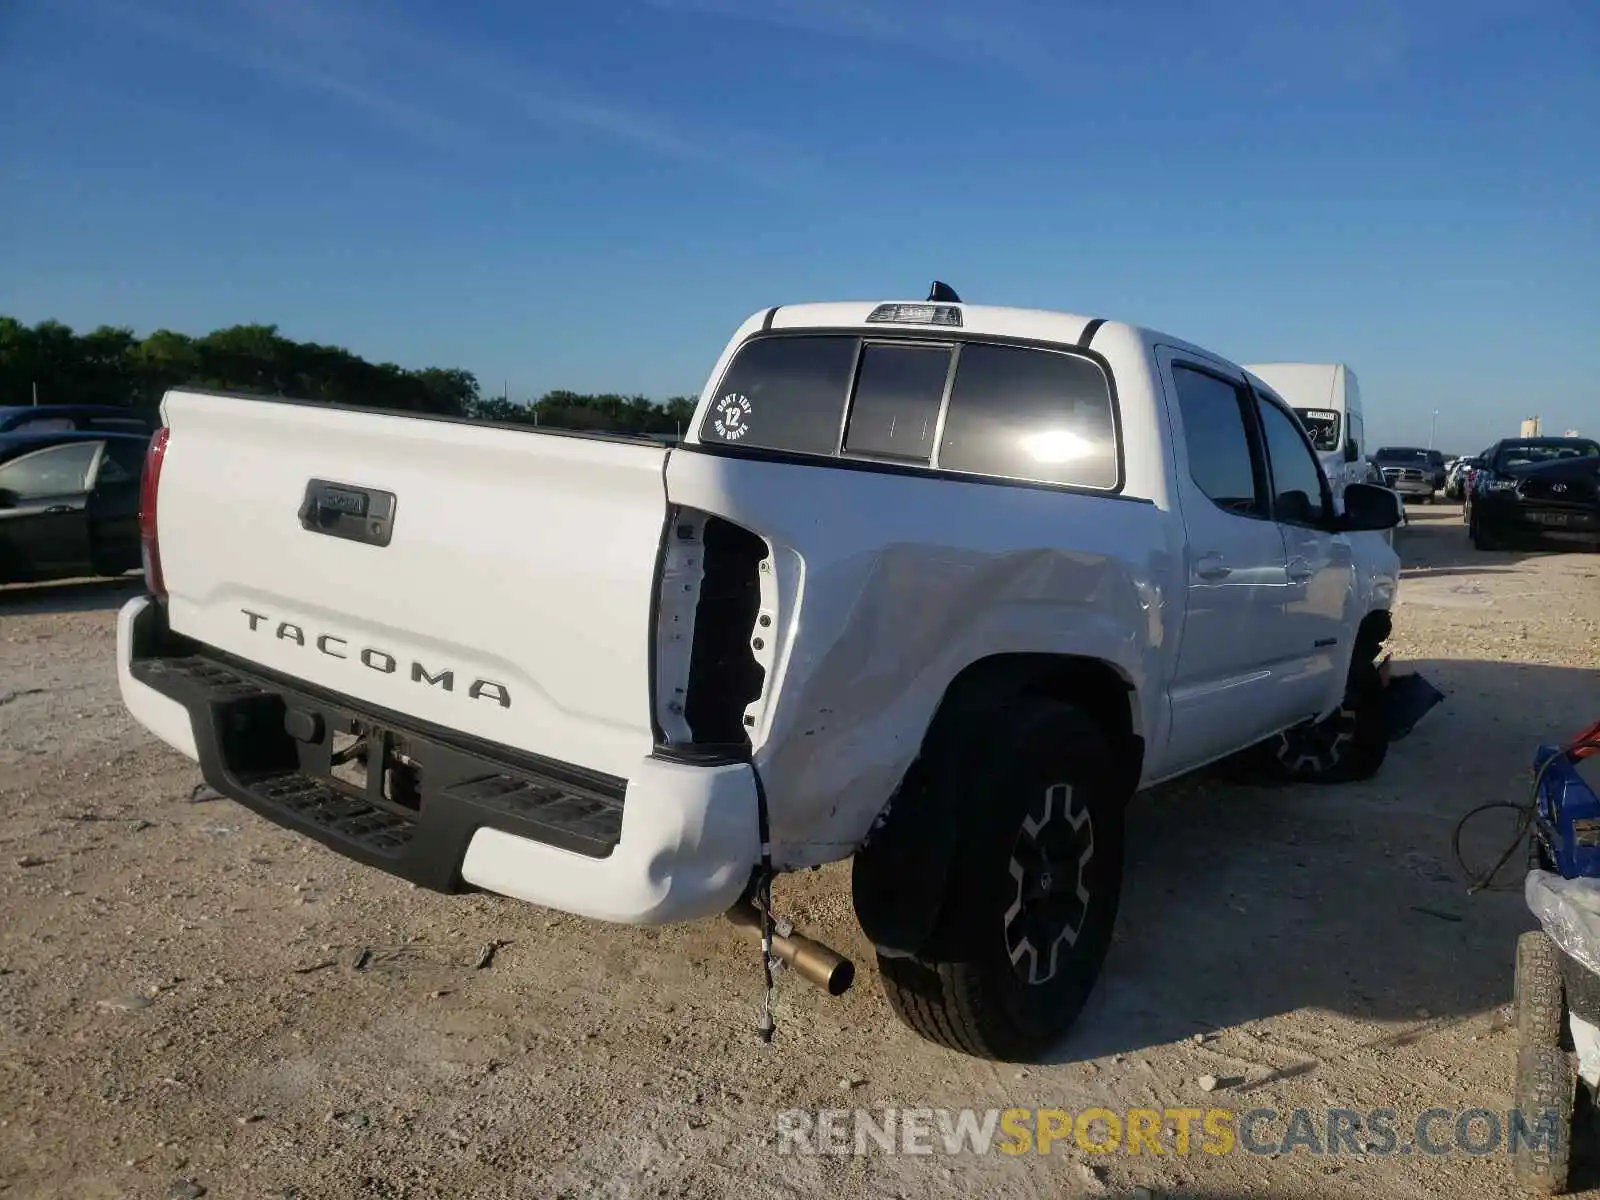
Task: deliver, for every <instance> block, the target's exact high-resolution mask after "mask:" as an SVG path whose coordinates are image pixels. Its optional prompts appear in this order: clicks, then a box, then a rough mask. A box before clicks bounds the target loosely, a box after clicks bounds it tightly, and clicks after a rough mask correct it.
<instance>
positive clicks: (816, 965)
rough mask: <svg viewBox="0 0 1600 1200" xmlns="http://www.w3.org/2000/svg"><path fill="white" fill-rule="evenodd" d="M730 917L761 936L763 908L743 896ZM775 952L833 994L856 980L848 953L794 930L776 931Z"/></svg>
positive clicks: (813, 982) (730, 911)
mask: <svg viewBox="0 0 1600 1200" xmlns="http://www.w3.org/2000/svg"><path fill="white" fill-rule="evenodd" d="M728 920H730V921H732V922H733V923H734V924H735V925H737V926H739V928H741V929H745V930H749V931H750V932H751V933H753V934H754V935H755V937H756V940H757V941H760V940H761V912H760V910H759V909H757V908H756V906H755V905H753V904H749V903H747V902H745V901H743V900H741V901H740V902H739V903H738V904H735V905H734V906H733V907H732V908H730V909H729V910H728ZM772 952H773V954H775V955H777V956H778V957H779V958H780V959H782V960H783V961H784V962H785V963H786V964H788V965H789V966H790V967H792V968H793V969H794V971H795V973H796V974H798V975H799V976H800V977H801V978H802V979H804V980H805V981H806V982H807V983H811V984H815V985H816V986H817V987H819V988H821V989H822V990H823V991H825V992H827V993H828V995H830V996H842V995H844V994H845V993H846V992H847V991H849V990H850V985H851V984H853V983H854V982H855V981H856V966H855V964H854V963H853V962H851V961H850V960H849V959H848V958H846V957H845V956H844V955H842V954H840V953H838V952H837V951H835V950H830V949H829V948H828V947H826V946H824V945H823V944H822V943H821V942H814V941H812V940H811V939H810V938H808V937H804V936H802V935H801V934H798V933H793V932H791V933H790V934H789V935H788V936H787V937H784V936H780V935H779V933H778V931H777V930H776V929H774V930H773V931H772Z"/></svg>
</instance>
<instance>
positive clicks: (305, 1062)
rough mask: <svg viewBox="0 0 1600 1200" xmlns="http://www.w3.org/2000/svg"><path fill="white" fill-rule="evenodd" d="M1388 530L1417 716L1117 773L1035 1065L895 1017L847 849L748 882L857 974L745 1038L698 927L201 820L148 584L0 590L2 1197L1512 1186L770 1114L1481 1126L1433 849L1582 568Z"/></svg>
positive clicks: (1543, 556) (1510, 751)
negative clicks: (834, 1147)
mask: <svg viewBox="0 0 1600 1200" xmlns="http://www.w3.org/2000/svg"><path fill="white" fill-rule="evenodd" d="M1399 545H1400V547H1401V549H1402V552H1403V555H1404V558H1405V563H1406V572H1405V582H1404V584H1403V585H1402V599H1401V604H1400V607H1399V609H1398V612H1397V628H1396V634H1395V637H1394V639H1393V642H1392V644H1391V648H1392V649H1393V650H1394V651H1395V654H1396V662H1397V667H1398V668H1399V669H1416V670H1420V671H1421V672H1422V673H1423V674H1424V675H1425V676H1426V677H1427V678H1428V679H1430V680H1431V681H1432V682H1434V683H1435V684H1436V685H1437V686H1438V687H1439V688H1440V689H1441V690H1443V691H1444V692H1445V693H1446V694H1447V697H1448V698H1447V700H1446V701H1445V703H1444V704H1442V705H1441V706H1440V707H1439V708H1437V709H1435V710H1434V712H1433V713H1432V714H1430V715H1429V717H1428V718H1427V720H1426V721H1425V722H1424V723H1423V725H1422V726H1421V727H1420V728H1419V729H1418V730H1417V732H1416V733H1414V734H1413V735H1412V736H1411V737H1410V738H1409V739H1408V740H1406V741H1404V742H1402V743H1400V744H1398V745H1396V746H1395V747H1394V749H1393V750H1392V752H1391V756H1390V759H1389V762H1388V763H1387V765H1386V766H1385V768H1384V770H1383V771H1382V772H1381V773H1380V775H1379V776H1378V778H1377V779H1376V780H1374V781H1372V782H1371V783H1369V784H1364V785H1357V786H1349V787H1336V788H1277V789H1265V788H1248V787H1241V786H1237V785H1231V784H1227V783H1225V782H1222V781H1221V780H1219V779H1215V778H1209V777H1207V778H1197V779H1191V780H1189V781H1185V782H1184V783H1183V784H1181V785H1178V786H1173V787H1167V788H1163V789H1160V790H1159V791H1156V792H1153V793H1150V794H1147V795H1145V796H1142V797H1140V798H1139V799H1138V800H1137V801H1136V803H1135V807H1134V811H1133V815H1132V825H1131V830H1130V843H1129V845H1130V850H1129V861H1128V890H1127V894H1126V897H1125V900H1124V904H1123V909H1122V915H1121V920H1120V925H1119V933H1118V939H1117V942H1116V944H1115V946H1114V948H1113V950H1112V953H1111V956H1110V960H1109V962H1108V966H1107V971H1106V974H1105V975H1104V977H1103V978H1102V980H1101V983H1100V985H1099V987H1098V989H1097V991H1096V993H1095V996H1094V998H1093V1000H1092V1001H1091V1004H1090V1007H1089V1009H1088V1011H1087V1012H1086V1013H1085V1014H1084V1017H1083V1019H1082V1021H1081V1023H1080V1024H1079V1025H1078V1026H1077V1028H1076V1030H1075V1032H1074V1033H1073V1035H1072V1037H1071V1038H1070V1039H1069V1040H1068V1042H1067V1043H1066V1044H1065V1045H1064V1046H1063V1047H1062V1049H1061V1051H1060V1054H1059V1061H1057V1062H1055V1063H1053V1064H1051V1065H1046V1066H1031V1067H1028V1068H1027V1069H1019V1068H1017V1067H1014V1066H998V1065H994V1064H988V1063H982V1062H977V1061H973V1060H970V1059H966V1058H963V1057H960V1056H958V1055H956V1054H952V1053H948V1052H945V1051H942V1050H939V1049H936V1048H934V1047H932V1046H930V1045H928V1044H926V1043H923V1042H921V1041H920V1040H918V1039H917V1038H915V1037H914V1036H913V1035H911V1034H910V1033H909V1032H908V1031H906V1030H904V1029H903V1028H902V1027H901V1026H900V1025H898V1024H897V1023H896V1022H895V1020H894V1019H893V1017H892V1016H891V1014H890V1012H889V1010H888V1007H887V1005H886V1004H885V1002H884V1001H883V999H882V997H881V993H880V992H879V991H878V987H877V977H876V973H875V970H874V969H873V966H872V959H871V956H870V953H869V952H868V948H867V947H866V946H865V945H864V944H863V942H862V939H861V937H860V935H859V933H858V932H857V931H856V929H855V928H854V924H853V919H852V917H851V908H850V899H849V876H848V873H847V872H846V871H845V870H843V869H837V868H836V869H830V870H826V871H821V872H816V873H812V874H808V875H806V876H805V877H803V878H798V879H786V880H783V881H780V884H779V888H778V897H777V898H778V902H779V906H780V908H782V909H783V910H784V911H785V912H787V913H788V914H789V915H791V916H792V917H794V918H795V919H796V920H797V921H798V922H799V923H801V924H803V926H804V927H805V928H806V930H807V931H808V932H811V933H812V934H814V935H815V936H817V937H820V938H822V939H823V940H826V941H829V942H831V943H833V944H834V945H836V946H838V947H839V948H840V949H842V950H845V951H846V952H848V953H851V954H852V955H854V956H855V958H856V962H857V964H858V967H859V975H858V980H857V984H856V987H855V988H854V990H852V991H851V992H850V993H848V994H847V995H845V996H844V997H842V998H840V999H829V998H828V997H826V996H823V995H821V994H820V993H818V992H816V991H815V990H813V989H810V988H808V987H807V986H806V985H805V984H804V983H802V982H800V981H799V980H797V979H795V978H793V977H792V976H791V977H788V978H782V977H780V979H781V985H780V992H779V997H778V1006H777V1022H778V1034H777V1037H776V1039H775V1041H774V1042H773V1043H772V1044H771V1045H770V1046H769V1045H763V1044H762V1043H761V1042H760V1041H759V1039H758V1038H757V1036H756V1034H755V1032H754V1022H755V1018H756V1013H757V1005H758V1001H759V996H760V991H759V987H760V974H759V955H758V952H757V950H756V948H755V947H754V946H753V945H752V944H750V943H748V942H747V941H745V940H744V938H743V936H742V935H741V934H740V933H739V932H737V931H735V930H734V929H732V928H731V927H730V926H728V925H727V924H726V923H725V922H721V921H714V922H707V923H702V924H698V925H695V926H691V927H683V928H677V927H674V928H668V929H662V930H656V931H648V930H629V929H617V928H611V927H606V926H602V925H598V924H594V923H590V922H586V921H582V920H578V919H574V918H569V917H564V916H561V915H559V914H556V913H552V912H547V911H544V910H541V909H535V908H532V907H529V906H525V905H520V904H517V903H514V902H511V901H506V900H501V899H498V898H495V897H489V896H468V897H445V896H439V895H436V894H432V893H429V892H424V891H419V890H416V889H414V888H412V887H410V886H409V885H407V884H405V883H403V882H400V881H397V880H395V879H392V878H390V877H388V876H385V875H382V874H379V873H376V872H373V871H370V870H366V869H363V868H360V867H357V866H355V865H353V864H351V863H349V862H347V861H345V860H343V859H341V858H339V857H337V856H336V855H334V854H333V853H331V852H329V851H327V850H324V849H323V848H321V847H319V846H317V845H314V844H312V843H310V842H308V841H305V840H302V839H300V838H297V837H295V836H293V835H291V834H289V833H286V832H283V831H281V830H279V829H277V828H276V827H274V826H272V825H270V824H269V823H267V822H266V821H264V820H261V819H258V818H257V817H255V816H253V815H252V814H250V813H248V812H246V811H245V810H243V809H241V808H239V807H237V806H235V805H233V804H232V803H230V802H228V801H221V800H211V801H204V800H202V801H201V802H198V803H196V802H191V800H190V796H191V790H192V789H193V788H194V786H195V784H196V783H197V782H198V774H197V772H196V770H195V769H194V768H193V767H192V765H191V764H189V763H187V762H186V761H184V760H182V759H180V758H179V757H177V756H175V755H174V754H172V753H170V752H169V751H167V750H166V749H165V748H164V747H162V746H160V745H159V744H157V743H156V742H155V741H154V740H153V739H152V738H150V737H149V736H147V735H145V734H144V733H143V732H142V731H140V730H139V729H137V728H136V727H135V726H134V725H133V723H132V722H131V721H130V720H129V719H128V717H127V716H126V715H125V714H124V712H123V711H122V708H121V706H120V704H119V700H118V696H117V690H116V682H115V673H114V665H113V649H114V629H113V622H114V613H115V609H116V606H117V605H118V604H119V603H121V601H122V600H123V599H124V598H125V597H126V596H128V595H131V594H132V589H133V588H134V587H136V586H137V581H134V582H130V583H128V584H121V583H118V584H104V583H90V584H83V585H68V586H59V587H58V586H50V587H35V588H12V589H5V590H3V591H0V809H3V812H4V815H5V823H4V825H3V826H0V1191H4V1192H6V1193H7V1194H10V1195H16V1196H27V1197H41V1198H42V1197H72V1198H73V1200H89V1198H95V1197H112V1196H117V1197H147V1196H148V1197H166V1196H173V1197H181V1196H190V1197H192V1196H198V1195H201V1194H206V1195H210V1196H214V1197H235V1196H249V1197H265V1196H278V1197H291V1196H298V1197H341V1196H379V1197H423V1196H468V1195H473V1196H519V1197H548V1196H589V1195H600V1196H612V1197H635V1196H684V1197H701V1196H706V1197H711V1196H723V1195H729V1194H739V1195H741V1196H745V1197H765V1196H793V1195H803V1194H813V1193H822V1194H828V1195H835V1196H850V1197H869V1196H870V1197H877V1196H944V1195H950V1196H955V1195H983V1196H996V1197H1012V1196H1016V1197H1022V1196H1043V1195H1051V1196H1056V1195H1074V1194H1090V1195H1107V1196H1132V1195H1151V1196H1158V1197H1176V1196H1185V1197H1219V1198H1220V1197H1224V1196H1241V1195H1259V1196H1282V1197H1313V1196H1317V1197H1320V1196H1329V1197H1335V1196H1350V1197H1362V1198H1363V1200H1369V1198H1370V1197H1373V1196H1384V1197H1390V1198H1394V1200H1407V1198H1411V1197H1425V1196H1426V1197H1431V1196H1456V1197H1491V1198H1492V1197H1502V1196H1504V1197H1509V1196H1512V1195H1516V1194H1517V1193H1516V1192H1515V1191H1514V1190H1513V1188H1512V1186H1511V1180H1510V1170H1509V1164H1508V1161H1507V1159H1506V1157H1505V1155H1504V1153H1503V1152H1499V1151H1497V1152H1494V1153H1490V1154H1487V1155H1482V1156H1473V1155H1470V1154H1467V1153H1464V1152H1462V1151H1459V1150H1457V1151H1454V1152H1452V1153H1450V1154H1447V1155H1444V1156H1440V1157H1434V1156H1428V1155H1422V1154H1412V1155H1404V1154H1391V1155H1386V1156H1385V1155H1376V1156H1375V1155H1367V1156H1355V1155H1350V1154H1341V1155H1334V1156H1330V1155H1312V1154H1310V1153H1307V1152H1305V1151H1304V1150H1294V1151H1292V1152H1290V1153H1287V1154H1279V1155H1277V1156H1271V1157H1264V1156H1260V1155H1256V1154H1251V1153H1245V1152H1243V1151H1242V1150H1236V1151H1235V1152H1234V1153H1232V1154H1228V1155H1222V1156H1213V1155H1206V1154H1203V1153H1191V1154H1189V1155H1173V1154H1168V1155H1165V1156H1162V1157H1159V1158H1157V1157H1151V1156H1150V1155H1149V1154H1142V1155H1129V1154H1124V1153H1112V1154H1108V1155H1102V1156H1094V1157H1091V1156H1089V1155H1086V1154H1084V1153H1083V1152H1082V1151H1081V1150H1079V1149H1078V1148H1076V1147H1074V1146H1072V1145H1071V1144H1070V1142H1067V1143H1059V1144H1057V1145H1056V1146H1055V1147H1054V1148H1053V1152H1052V1153H1051V1154H1049V1155H1045V1156H1041V1155H1037V1154H1027V1155H1021V1156H1010V1155H1006V1154H1001V1153H991V1154H988V1155H985V1156H975V1155H971V1154H967V1155H959V1156H951V1155H947V1154H944V1153H935V1154H933V1155H931V1156H919V1155H906V1154H900V1153H893V1154H891V1153H886V1152H883V1151H881V1150H878V1149H876V1148H873V1149H872V1150H871V1152H869V1153H868V1154H865V1155H860V1156H855V1155H847V1156H832V1157H829V1156H803V1155H793V1154H779V1153H778V1149H777V1144H776V1143H777V1139H776V1137H775V1134H774V1127H775V1119H776V1114H777V1112H778V1111H779V1110H782V1109H790V1108H838V1107H848V1108H877V1107H878V1106H894V1107H897V1108H915V1107H929V1108H935V1109H938V1108H950V1109H955V1108H965V1107H974V1108H979V1109H988V1108H1008V1107H1019V1106H1020V1107H1035V1106H1037V1107H1051V1108H1064V1109H1067V1110H1070V1111H1073V1112H1078V1111H1081V1110H1083V1109H1085V1108H1089V1107H1094V1106H1100V1107H1107V1108H1111V1109H1125V1108H1129V1107H1155V1108H1158V1109H1160V1108H1174V1107H1193V1108H1210V1107H1225V1108H1230V1109H1233V1110H1236V1111H1238V1112H1241V1113H1242V1112H1244V1111H1245V1110H1248V1109H1251V1108H1256V1107H1267V1108H1271V1109H1274V1110H1277V1111H1278V1112H1281V1113H1285V1114H1287V1112H1288V1111H1289V1110H1291V1109H1294V1108H1296V1107H1306V1108H1309V1109H1314V1110H1316V1111H1317V1112H1318V1113H1319V1114H1320V1113H1321V1112H1322V1110H1324V1109H1325V1108H1326V1107H1327V1106H1330V1105H1339V1106H1348V1107H1351V1108H1355V1109H1358V1110H1366V1109H1371V1108H1384V1107H1389V1108H1394V1109H1396V1110H1398V1113H1399V1114H1400V1116H1399V1121H1398V1122H1397V1124H1398V1126H1399V1128H1400V1129H1401V1131H1402V1139H1401V1140H1402V1141H1405V1140H1407V1139H1406V1136H1405V1134H1406V1131H1407V1129H1408V1122H1409V1120H1410V1119H1411V1118H1412V1117H1414V1116H1415V1115H1416V1114H1417V1113H1420V1112H1421V1111H1423V1110H1425V1109H1428V1108H1432V1107H1440V1108H1445V1109H1450V1110H1452V1111H1454V1110H1462V1109H1468V1108H1473V1107H1482V1108H1487V1109H1491V1110H1499V1111H1500V1112H1504V1111H1505V1110H1506V1109H1508V1108H1509V1107H1510V1106H1511V1105H1512V1097H1511V1076H1512V1066H1513V1041H1514V1034H1513V1033H1512V1032H1510V1031H1509V1030H1507V1029H1506V1027H1505V1015H1506V1011H1507V1006H1506V1001H1507V999H1508V997H1509V993H1510V987H1511V962H1512V952H1513V943H1514V940H1515V938H1516V935H1517V934H1518V933H1519V932H1520V931H1521V930H1523V929H1525V928H1529V927H1531V926H1532V924H1533V922H1532V920H1531V918H1530V917H1529V915H1528V914H1527V912H1526V909H1525V908H1524V906H1523V903H1522V899H1521V895H1520V892H1519V891H1505V892H1491V893H1480V894H1477V895H1471V896H1469V895H1468V894H1467V889H1466V886H1465V884H1464V881H1463V878H1462V876H1461V873H1460V871H1459V870H1458V869H1457V868H1456V867H1455V866H1454V861H1453V857H1452V854H1451V849H1450V835H1451V830H1452V827H1453V825H1454V824H1455V821H1456V819H1457V817H1458V816H1459V815H1460V814H1462V813H1463V812H1465V811H1466V810H1467V809H1469V808H1471V807H1473V806H1474V805H1476V804H1479V803H1481V802H1483V801H1487V800H1495V799H1514V800H1516V799H1521V798H1523V796H1524V794H1525V791H1526V787H1527V768H1528V765H1529V762H1530V759H1531V756H1532V752H1533V749H1534V747H1535V746H1536V745H1537V744H1538V743H1539V742H1541V741H1546V740H1555V739H1559V738H1561V737H1564V736H1568V735H1570V734H1572V733H1574V732H1576V731H1577V730H1578V729H1579V728H1580V727H1582V726H1583V725H1585V724H1587V723H1588V722H1589V721H1591V720H1593V719H1595V718H1596V717H1600V686H1597V684H1600V555H1594V554H1584V553H1581V552H1580V553H1495V554H1480V553H1477V552H1475V551H1473V550H1472V549H1471V548H1470V547H1469V546H1468V545H1467V543H1466V539H1465V537H1464V531H1463V528H1462V526H1461V524H1460V513H1459V509H1457V508H1454V507H1444V506H1440V507H1437V508H1427V507H1418V508H1415V509H1413V523H1412V524H1411V525H1410V526H1408V527H1407V528H1406V529H1404V530H1402V531H1401V532H1400V534H1399ZM1491 825H1492V826H1494V827H1493V828H1490V826H1491ZM1506 828H1507V827H1506V824H1505V823H1504V822H1500V823H1499V824H1495V823H1494V822H1493V821H1486V822H1485V827H1484V829H1482V830H1480V831H1475V832H1476V833H1478V834H1481V836H1475V837H1474V838H1472V839H1469V845H1470V846H1472V847H1473V848H1474V852H1476V853H1479V854H1480V855H1481V854H1487V853H1488V852H1489V847H1490V844H1491V843H1493V842H1494V841H1495V840H1496V837H1501V838H1503V835H1504V832H1505V830H1506ZM1512 878H1513V880H1515V879H1516V878H1518V876H1516V875H1515V874H1513V876H1512ZM489 942H499V943H500V945H499V946H498V948H497V950H496V952H495V953H494V955H493V958H492V961H491V962H490V963H489V964H488V965H486V966H482V967H478V966H476V965H475V964H476V963H477V961H478V959H479V957H480V953H481V951H482V949H483V947H484V946H485V944H486V943H489ZM1196 1035H1201V1036H1200V1039H1198V1040H1197V1038H1196ZM1202 1076H1212V1077H1214V1079H1215V1080H1217V1081H1219V1083H1218V1086H1217V1087H1216V1090H1214V1091H1212V1092H1211V1093H1210V1094H1207V1093H1206V1092H1205V1091H1203V1090H1202V1087H1201V1084H1200V1082H1199V1080H1200V1079H1201V1077H1202ZM1319 1120H1320V1117H1319ZM1450 1128H1451V1124H1450V1122H1448V1121H1447V1122H1445V1123H1443V1124H1441V1125H1440V1126H1438V1129H1439V1131H1440V1134H1441V1135H1442V1136H1444V1137H1446V1138H1447V1139H1448V1137H1449V1130H1450ZM1274 1130H1275V1131H1274ZM1282 1133H1283V1129H1282V1125H1281V1123H1280V1124H1279V1125H1278V1126H1276V1127H1270V1126H1269V1127H1268V1132H1266V1133H1264V1134H1263V1137H1264V1138H1265V1137H1278V1138H1281V1137H1282ZM1141 1188H1142V1189H1147V1190H1146V1191H1140V1190H1139V1189H1141ZM202 1189H205V1190H204V1192H202Z"/></svg>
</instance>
